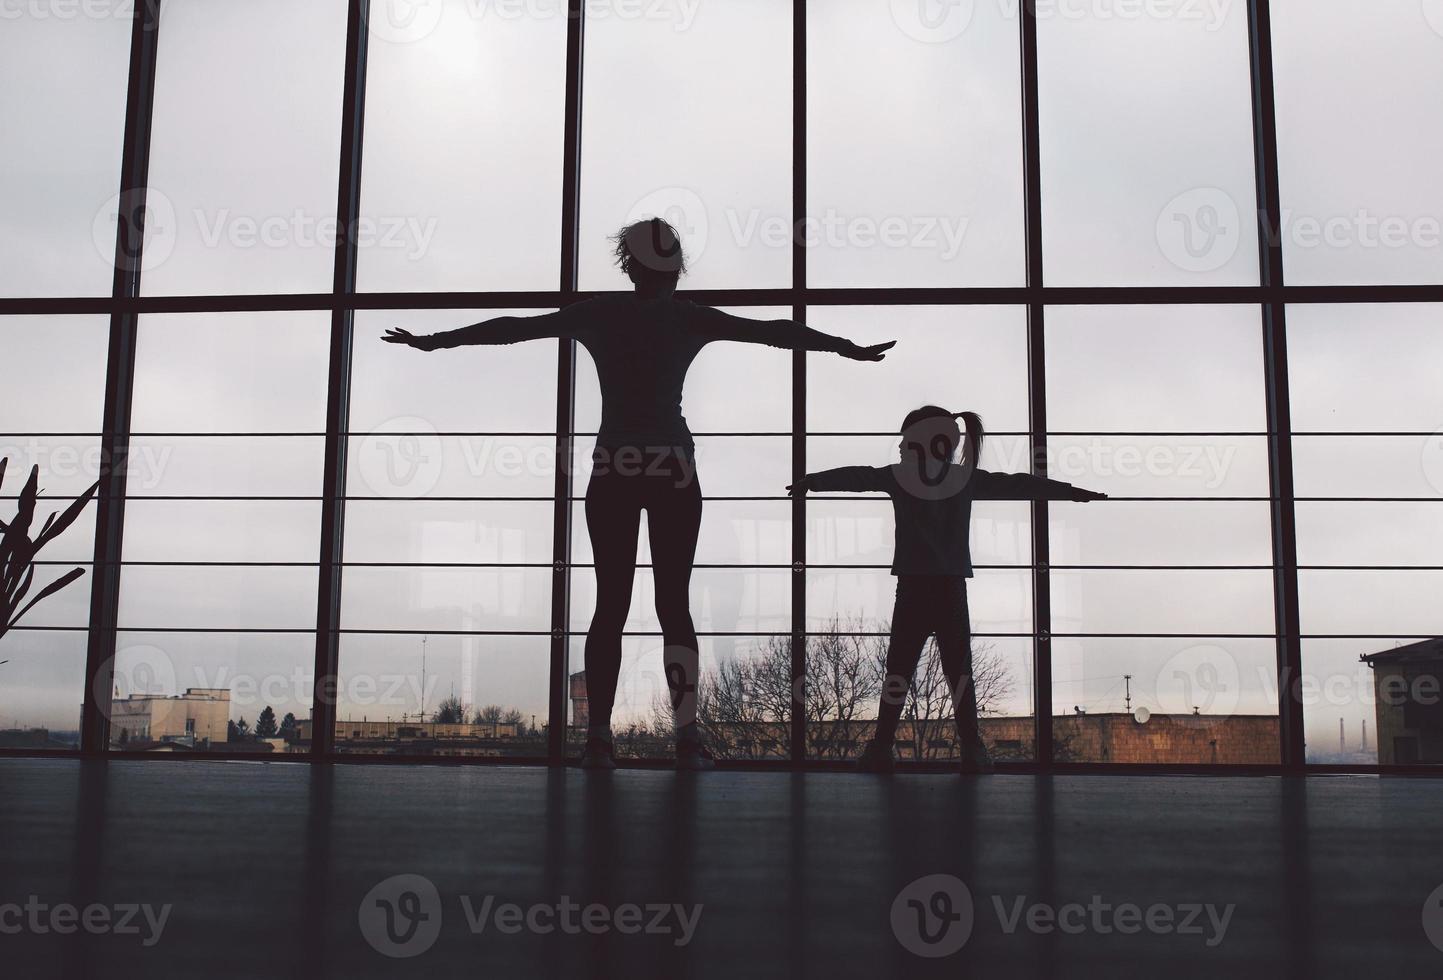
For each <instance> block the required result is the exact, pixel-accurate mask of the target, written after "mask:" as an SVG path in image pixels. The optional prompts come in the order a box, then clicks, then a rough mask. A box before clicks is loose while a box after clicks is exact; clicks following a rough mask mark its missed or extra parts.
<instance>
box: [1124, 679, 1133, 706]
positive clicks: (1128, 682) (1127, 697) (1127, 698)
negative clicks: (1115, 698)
mask: <svg viewBox="0 0 1443 980" xmlns="http://www.w3.org/2000/svg"><path fill="white" fill-rule="evenodd" d="M1122 683H1123V690H1124V691H1125V692H1126V693H1125V694H1124V696H1123V704H1124V705H1126V706H1127V711H1128V714H1131V713H1132V675H1131V674H1123V675H1122Z"/></svg>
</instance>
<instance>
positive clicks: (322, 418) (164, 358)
mask: <svg viewBox="0 0 1443 980" xmlns="http://www.w3.org/2000/svg"><path fill="white" fill-rule="evenodd" d="M330 336H331V317H330V314H328V313H324V312H305V313H177V314H160V315H150V316H145V317H142V318H141V322H140V337H139V340H138V342H137V345H136V355H135V401H134V408H133V412H134V416H133V421H132V428H133V430H134V431H135V432H141V433H157V432H194V433H215V432H325V430H326V381H327V375H328V371H329V365H330Z"/></svg>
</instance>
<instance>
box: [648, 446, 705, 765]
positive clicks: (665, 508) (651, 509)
mask: <svg viewBox="0 0 1443 980" xmlns="http://www.w3.org/2000/svg"><path fill="white" fill-rule="evenodd" d="M653 479H654V480H655V481H656V482H655V483H654V484H653V491H652V493H650V494H649V495H648V500H647V511H646V524H647V535H648V537H649V539H650V541H651V562H652V579H653V581H654V582H655V587H656V617H657V619H658V620H659V621H660V623H661V634H662V643H663V644H664V645H665V649H664V650H663V651H662V660H663V662H664V669H665V671H666V684H667V688H668V690H670V692H671V706H672V712H673V716H674V719H675V723H676V733H677V737H678V738H680V737H683V736H686V737H696V729H695V727H694V726H695V723H696V688H697V681H698V679H699V676H700V656H699V654H698V645H697V638H696V626H695V625H694V624H693V623H692V618H691V569H692V563H693V561H695V559H696V540H697V535H698V534H699V533H700V531H701V509H702V498H701V486H700V484H698V483H697V480H696V473H695V470H694V469H693V468H691V467H690V465H689V464H687V465H685V466H680V465H679V466H677V467H676V468H674V469H673V470H672V472H671V473H670V474H669V475H668V476H666V477H654V478H653Z"/></svg>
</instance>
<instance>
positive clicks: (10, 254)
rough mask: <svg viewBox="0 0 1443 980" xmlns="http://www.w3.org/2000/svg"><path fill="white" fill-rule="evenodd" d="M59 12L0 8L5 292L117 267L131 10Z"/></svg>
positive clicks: (101, 283) (91, 280)
mask: <svg viewBox="0 0 1443 980" xmlns="http://www.w3.org/2000/svg"><path fill="white" fill-rule="evenodd" d="M59 11H60V8H59V7H58V6H56V5H54V4H51V5H44V4H18V3H17V4H11V5H7V7H6V8H5V13H4V15H3V16H4V20H5V30H4V31H3V32H0V92H3V93H4V95H3V96H0V132H4V133H5V141H4V143H3V144H0V296H108V295H109V294H110V288H111V282H112V280H113V278H114V276H115V268H114V263H115V235H116V217H117V214H118V212H119V210H120V201H119V196H118V193H117V192H118V191H119V189H120V158H121V142H122V140H123V139H124V135H125V93H126V86H127V84H128V79H129V74H130V25H131V20H130V15H129V9H128V8H127V10H126V13H125V16H123V17H121V16H113V17H94V16H89V17H87V16H77V15H76V14H78V13H79V11H78V10H75V9H74V8H72V14H71V16H68V17H66V16H60V15H59ZM71 723H73V719H68V720H67V721H66V724H67V726H68V725H70V724H71Z"/></svg>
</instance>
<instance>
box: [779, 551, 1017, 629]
mask: <svg viewBox="0 0 1443 980" xmlns="http://www.w3.org/2000/svg"><path fill="white" fill-rule="evenodd" d="M896 597H897V580H896V578H895V577H893V576H892V575H891V574H890V573H889V572H887V571H886V570H885V569H846V570H831V569H811V570H809V571H808V572H807V624H806V625H807V629H808V630H810V631H813V632H818V633H833V632H834V633H845V634H861V633H872V632H882V633H885V632H886V631H887V630H888V629H889V623H890V622H891V618H892V608H893V605H894V602H895V600H896ZM967 602H968V607H969V611H970V613H971V617H972V632H973V634H974V635H983V634H1027V635H1031V633H1032V573H1031V572H1030V571H1028V570H1026V569H1020V568H1018V569H1014V568H1000V569H978V570H977V575H976V577H974V578H972V579H969V580H968V583H967ZM989 638H991V637H989Z"/></svg>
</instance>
